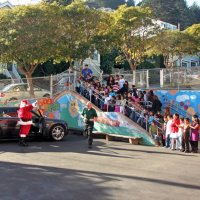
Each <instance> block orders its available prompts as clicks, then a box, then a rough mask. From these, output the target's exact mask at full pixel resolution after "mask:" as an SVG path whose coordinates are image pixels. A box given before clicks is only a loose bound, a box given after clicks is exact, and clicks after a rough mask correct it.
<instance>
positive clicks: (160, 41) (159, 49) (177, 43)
mask: <svg viewBox="0 0 200 200" xmlns="http://www.w3.org/2000/svg"><path fill="white" fill-rule="evenodd" d="M196 42H197V40H196V39H195V38H194V37H193V36H191V35H189V34H188V33H186V32H181V31H171V30H165V31H163V32H161V33H160V34H158V35H157V36H156V37H155V38H154V41H153V43H154V45H153V48H152V49H151V51H150V55H163V56H164V64H165V66H166V67H174V62H175V60H174V59H175V58H178V59H179V58H181V57H182V56H184V55H185V54H190V55H194V54H195V53H197V51H198V49H197V45H196Z"/></svg>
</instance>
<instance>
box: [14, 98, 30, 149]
mask: <svg viewBox="0 0 200 200" xmlns="http://www.w3.org/2000/svg"><path fill="white" fill-rule="evenodd" d="M32 109H33V105H32V104H30V103H29V102H28V100H22V101H21V103H20V108H19V110H18V117H19V124H20V132H19V136H20V138H21V139H22V140H20V144H22V145H24V144H25V138H26V137H27V136H28V134H29V131H30V128H31V125H32V113H31V110H32Z"/></svg>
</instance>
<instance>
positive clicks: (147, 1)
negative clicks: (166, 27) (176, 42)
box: [142, 0, 191, 30]
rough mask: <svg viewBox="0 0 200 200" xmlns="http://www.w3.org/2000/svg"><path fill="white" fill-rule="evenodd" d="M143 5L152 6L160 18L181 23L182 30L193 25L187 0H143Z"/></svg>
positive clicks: (172, 22)
mask: <svg viewBox="0 0 200 200" xmlns="http://www.w3.org/2000/svg"><path fill="white" fill-rule="evenodd" d="M142 6H144V7H150V8H151V9H152V11H153V13H154V15H155V17H156V18H157V19H159V20H162V21H164V22H168V23H171V24H174V25H178V24H180V27H181V29H182V30H184V29H185V28H186V27H188V26H190V25H191V24H190V21H191V13H190V11H189V8H188V6H187V3H186V1H185V0H168V1H163V0H143V2H142Z"/></svg>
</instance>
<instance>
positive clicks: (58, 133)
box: [49, 124, 66, 141]
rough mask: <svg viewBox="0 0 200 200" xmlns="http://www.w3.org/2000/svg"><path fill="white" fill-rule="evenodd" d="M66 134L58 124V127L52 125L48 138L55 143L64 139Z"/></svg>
mask: <svg viewBox="0 0 200 200" xmlns="http://www.w3.org/2000/svg"><path fill="white" fill-rule="evenodd" d="M65 133H66V130H65V128H64V127H63V126H62V125H60V124H58V125H54V126H53V127H52V128H51V130H50V133H49V134H50V137H51V138H52V139H53V140H55V141H60V140H62V139H63V138H64V136H65Z"/></svg>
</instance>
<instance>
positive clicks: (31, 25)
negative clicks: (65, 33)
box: [0, 4, 59, 97]
mask: <svg viewBox="0 0 200 200" xmlns="http://www.w3.org/2000/svg"><path fill="white" fill-rule="evenodd" d="M58 21H59V8H58V6H56V5H48V6H47V5H44V4H42V5H41V4H39V5H29V6H18V7H14V8H13V9H8V10H6V9H1V10H0V27H1V29H0V61H1V62H2V63H8V62H16V63H17V64H18V68H19V70H20V71H21V72H22V73H23V74H24V75H25V76H26V78H27V81H28V84H29V87H30V96H31V97H34V91H33V83H32V79H31V77H32V74H33V72H34V71H35V69H36V67H37V66H38V64H40V63H43V62H45V61H47V60H49V59H50V58H51V57H52V56H53V55H54V53H55V52H56V48H57V38H58V32H57V22H58Z"/></svg>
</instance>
